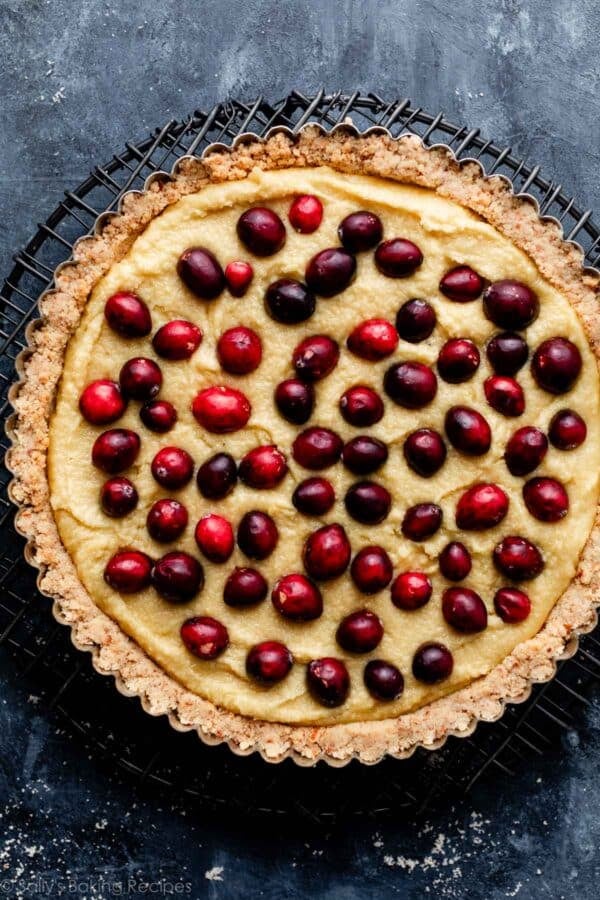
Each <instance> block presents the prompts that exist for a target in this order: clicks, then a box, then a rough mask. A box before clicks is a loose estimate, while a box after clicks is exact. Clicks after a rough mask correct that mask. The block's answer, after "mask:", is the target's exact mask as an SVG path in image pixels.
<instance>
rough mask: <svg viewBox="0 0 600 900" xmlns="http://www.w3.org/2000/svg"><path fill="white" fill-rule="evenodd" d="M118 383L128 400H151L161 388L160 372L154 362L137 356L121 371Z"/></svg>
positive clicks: (128, 361)
mask: <svg viewBox="0 0 600 900" xmlns="http://www.w3.org/2000/svg"><path fill="white" fill-rule="evenodd" d="M119 383H120V385H121V390H122V391H123V393H124V394H125V396H126V397H129V398H130V400H142V401H145V400H153V399H154V397H156V395H157V394H158V392H159V391H160V389H161V386H162V372H161V371H160V369H159V367H158V366H157V365H156V363H155V362H154V360H152V359H146V358H145V357H143V356H137V357H135V359H129V360H127V362H126V363H125V365H124V366H123V368H122V369H121V372H120V374H119Z"/></svg>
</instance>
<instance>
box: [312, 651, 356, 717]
mask: <svg viewBox="0 0 600 900" xmlns="http://www.w3.org/2000/svg"><path fill="white" fill-rule="evenodd" d="M306 683H307V686H308V689H309V691H310V693H311V695H312V696H313V697H314V699H315V700H316V701H317V702H318V703H321V704H322V705H323V706H330V707H334V706H341V705H342V703H344V702H345V701H346V697H347V696H348V692H349V691H350V676H349V675H348V669H347V668H346V666H345V665H344V663H343V662H342V661H341V659H336V658H335V657H334V656H324V657H323V658H322V659H313V660H312V662H310V663H309V664H308V666H307V669H306Z"/></svg>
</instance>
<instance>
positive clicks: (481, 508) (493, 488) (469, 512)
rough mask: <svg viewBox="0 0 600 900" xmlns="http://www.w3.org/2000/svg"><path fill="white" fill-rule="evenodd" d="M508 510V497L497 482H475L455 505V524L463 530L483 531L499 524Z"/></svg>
mask: <svg viewBox="0 0 600 900" xmlns="http://www.w3.org/2000/svg"><path fill="white" fill-rule="evenodd" d="M507 512H508V497H507V495H506V494H505V493H504V491H503V490H502V488H500V487H498V485H497V484H485V483H481V484H475V485H473V487H471V488H469V489H468V490H467V491H465V493H464V494H463V495H462V497H461V498H460V500H459V501H458V503H457V505H456V525H457V527H458V528H462V529H463V531H483V530H485V529H486V528H494V527H495V526H496V525H499V524H500V522H501V521H502V520H503V519H504V518H505V516H506V513H507Z"/></svg>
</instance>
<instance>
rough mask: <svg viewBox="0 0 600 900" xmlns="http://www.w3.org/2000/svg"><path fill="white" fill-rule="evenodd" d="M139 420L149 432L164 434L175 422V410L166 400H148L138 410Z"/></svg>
mask: <svg viewBox="0 0 600 900" xmlns="http://www.w3.org/2000/svg"><path fill="white" fill-rule="evenodd" d="M140 419H141V420H142V422H143V423H144V425H145V426H146V428H147V429H148V430H149V431H154V432H155V433H156V434H166V433H167V431H170V430H171V428H173V426H174V425H175V423H176V421H177V410H176V409H175V407H174V406H173V404H172V403H169V401H168V400H149V401H148V403H144V405H143V406H142V407H141V408H140Z"/></svg>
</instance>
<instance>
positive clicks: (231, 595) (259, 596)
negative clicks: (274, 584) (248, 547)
mask: <svg viewBox="0 0 600 900" xmlns="http://www.w3.org/2000/svg"><path fill="white" fill-rule="evenodd" d="M268 590H269V586H268V584H267V582H266V581H265V579H264V577H263V576H262V575H261V574H260V572H257V571H256V569H250V568H247V567H242V568H235V569H234V570H233V572H232V573H231V575H230V576H229V578H228V579H227V581H226V582H225V587H224V588H223V600H224V601H225V603H226V604H227V606H254V605H255V604H256V603H262V601H263V600H264V599H265V597H266V596H267V593H268Z"/></svg>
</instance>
